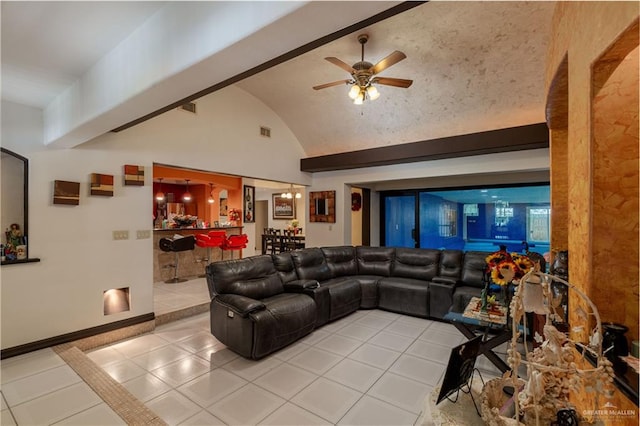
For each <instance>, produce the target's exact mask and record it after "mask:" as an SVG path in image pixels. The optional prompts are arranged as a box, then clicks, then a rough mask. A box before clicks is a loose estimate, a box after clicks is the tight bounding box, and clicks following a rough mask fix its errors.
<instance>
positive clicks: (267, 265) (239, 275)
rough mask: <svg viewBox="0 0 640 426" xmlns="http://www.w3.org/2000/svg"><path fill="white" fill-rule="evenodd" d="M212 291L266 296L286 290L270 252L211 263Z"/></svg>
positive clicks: (210, 286)
mask: <svg viewBox="0 0 640 426" xmlns="http://www.w3.org/2000/svg"><path fill="white" fill-rule="evenodd" d="M207 284H208V285H209V291H210V292H211V291H214V292H215V293H220V294H227V293H231V294H239V295H241V296H245V297H249V298H251V299H257V300H260V299H264V298H265V297H270V296H275V295H276V294H280V293H283V292H284V288H283V286H282V280H281V279H280V276H279V275H278V273H277V271H276V269H275V267H274V265H273V261H272V259H271V256H270V255H266V254H265V255H261V256H254V257H247V258H245V259H238V260H229V261H225V262H213V263H211V264H209V265H207Z"/></svg>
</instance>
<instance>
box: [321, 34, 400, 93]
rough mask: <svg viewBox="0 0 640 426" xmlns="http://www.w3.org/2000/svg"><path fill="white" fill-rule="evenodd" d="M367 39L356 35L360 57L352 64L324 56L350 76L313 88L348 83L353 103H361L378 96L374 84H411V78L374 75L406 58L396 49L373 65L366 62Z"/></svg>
mask: <svg viewBox="0 0 640 426" xmlns="http://www.w3.org/2000/svg"><path fill="white" fill-rule="evenodd" d="M368 40H369V36H368V35H367V34H360V35H359V36H358V42H360V44H361V46H362V58H361V60H360V61H359V62H356V63H355V64H353V66H351V65H349V64H347V63H345V62H343V61H341V60H340V59H338V58H334V57H332V56H331V57H328V58H324V59H326V60H327V61H329V62H331V63H332V64H334V65H337V66H339V67H340V68H342V69H343V70H345V71H347V72H348V73H349V74H351V78H349V79H345V80H339V81H333V82H331V83H325V84H320V85H318V86H313V89H314V90H320V89H325V88H327V87H332V86H339V85H340V84H348V85H351V89H350V90H349V97H350V98H351V99H353V103H354V104H356V105H362V103H363V102H364V101H365V99H367V98H368V99H371V100H375V99H378V97H380V92H378V89H377V88H376V87H375V86H374V84H384V85H386V86H394V87H403V88H407V87H409V86H411V83H413V80H406V79H403V78H391V77H378V76H376V75H377V74H379V73H381V72H382V71H384V70H385V69H387V68H389V67H390V66H391V65H394V64H397V63H398V62H400V61H401V60H403V59H404V58H406V57H407V55H405V54H404V53H402V52H400V51H398V50H396V51H394V52H392V53H391V54H390V55H389V56H387V57H386V58H384V59H382V60H381V61H380V62H378V63H377V64H375V65H373V64H372V63H371V62H367V61H365V60H364V45H365V43H366V42H367V41H368Z"/></svg>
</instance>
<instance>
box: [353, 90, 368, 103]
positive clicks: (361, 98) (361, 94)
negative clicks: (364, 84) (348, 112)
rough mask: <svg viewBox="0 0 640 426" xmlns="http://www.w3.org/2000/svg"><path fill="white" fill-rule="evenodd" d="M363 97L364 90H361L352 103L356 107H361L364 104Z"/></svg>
mask: <svg viewBox="0 0 640 426" xmlns="http://www.w3.org/2000/svg"><path fill="white" fill-rule="evenodd" d="M364 96H365V92H364V90H361V91H360V93H358V96H356V98H355V99H354V100H353V103H354V104H356V105H362V104H363V103H364Z"/></svg>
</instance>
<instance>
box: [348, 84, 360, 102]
mask: <svg viewBox="0 0 640 426" xmlns="http://www.w3.org/2000/svg"><path fill="white" fill-rule="evenodd" d="M359 94H360V86H358V85H357V84H354V85H353V86H351V90H349V97H350V98H351V99H355V98H357V97H358V95H359Z"/></svg>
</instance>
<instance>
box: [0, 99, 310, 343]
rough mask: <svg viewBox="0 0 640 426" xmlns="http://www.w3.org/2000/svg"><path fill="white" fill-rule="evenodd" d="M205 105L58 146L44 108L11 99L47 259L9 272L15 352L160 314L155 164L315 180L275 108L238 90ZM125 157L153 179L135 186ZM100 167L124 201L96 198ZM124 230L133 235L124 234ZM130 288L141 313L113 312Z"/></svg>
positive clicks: (8, 321)
mask: <svg viewBox="0 0 640 426" xmlns="http://www.w3.org/2000/svg"><path fill="white" fill-rule="evenodd" d="M197 103H198V114H197V115H191V114H188V113H185V112H182V111H176V110H174V111H169V112H167V113H166V114H164V115H162V116H160V117H156V118H154V119H152V120H149V121H147V122H145V123H143V124H141V125H138V126H136V127H133V128H131V129H128V130H126V131H124V132H120V133H108V134H105V135H103V136H101V137H99V138H96V139H94V140H93V141H90V142H88V143H86V144H84V145H81V146H78V147H76V148H74V149H59V150H55V149H50V148H46V147H45V146H44V144H43V130H42V129H43V126H42V113H41V111H39V110H36V109H32V108H27V107H24V106H21V105H17V104H13V103H8V102H3V104H2V145H3V146H4V147H6V148H8V149H11V150H12V151H15V152H16V153H18V154H21V155H24V156H25V157H27V158H29V160H30V194H29V214H30V217H29V228H30V235H29V255H30V256H31V257H39V258H41V259H42V261H41V262H39V263H32V264H22V265H9V266H3V267H2V269H1V271H0V272H1V284H0V286H1V308H2V311H1V312H2V321H1V331H2V348H3V349H6V348H10V347H14V346H17V345H21V344H25V343H29V342H33V341H37V340H41V339H45V338H49V337H54V336H58V335H61V334H64V333H69V332H73V331H77V330H82V329H85V328H90V327H94V326H98V325H101V324H105V323H109V322H113V321H117V320H122V319H125V318H129V317H134V316H138V315H142V314H146V313H150V312H153V282H152V281H153V254H152V251H153V247H152V239H141V240H137V239H136V231H137V230H150V229H151V228H152V217H153V216H152V215H153V211H152V207H151V200H152V197H153V194H152V185H151V179H152V176H151V174H152V165H153V163H154V162H158V163H164V164H171V165H177V166H184V167H190V168H194V169H201V170H208V171H216V172H221V173H230V174H236V175H244V176H257V177H261V178H263V179H270V180H277V181H284V182H298V183H302V184H309V183H310V176H309V175H307V174H304V173H301V172H300V171H299V159H300V157H302V156H303V155H304V154H303V152H302V149H301V147H300V145H299V143H298V142H297V140H296V139H295V137H294V136H293V134H292V133H291V132H290V131H289V130H288V128H287V127H286V126H285V125H284V124H283V123H282V122H281V120H280V119H279V118H278V117H277V116H275V114H274V113H273V112H272V111H271V110H270V109H268V108H267V107H266V106H265V105H264V104H262V103H260V102H259V101H257V100H256V99H255V98H253V97H251V96H250V95H248V94H247V93H246V92H244V91H242V90H240V89H237V88H234V87H229V88H226V89H224V90H222V91H220V92H217V93H216V94H213V95H210V96H208V97H206V98H202V99H200V100H199V101H198V102H197ZM260 125H264V126H267V127H269V128H271V135H272V137H271V139H265V138H262V137H260V136H259V126H260ZM239 153H240V154H239ZM273 159H277V160H278V161H277V162H275V161H273ZM125 164H138V165H143V166H144V167H145V186H143V187H136V186H128V187H125V186H123V166H124V165H125ZM91 173H104V174H112V175H114V177H115V183H114V192H115V195H114V197H96V196H89V195H88V192H89V189H88V182H89V175H90V174H91ZM56 179H57V180H70V181H76V182H80V183H81V186H80V205H79V206H61V205H53V204H52V195H53V181H54V180H56ZM114 230H128V231H129V240H126V241H114V240H113V239H112V232H113V231H114ZM248 235H250V236H251V235H253V232H248ZM250 246H253V245H252V244H250ZM120 287H130V291H131V310H130V311H127V312H123V313H119V314H115V315H110V316H104V315H103V306H102V293H103V291H104V290H107V289H110V288H120Z"/></svg>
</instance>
